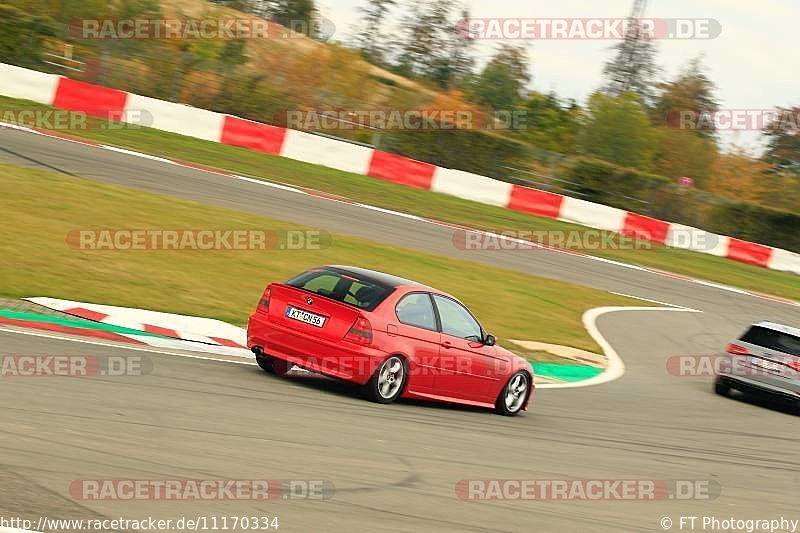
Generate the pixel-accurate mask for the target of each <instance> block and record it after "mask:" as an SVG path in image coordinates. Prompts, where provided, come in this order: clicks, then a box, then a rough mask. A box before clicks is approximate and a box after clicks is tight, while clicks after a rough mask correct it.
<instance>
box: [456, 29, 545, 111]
mask: <svg viewBox="0 0 800 533" xmlns="http://www.w3.org/2000/svg"><path fill="white" fill-rule="evenodd" d="M530 81H531V74H530V67H529V65H528V54H527V50H526V49H525V48H524V47H523V46H514V45H510V44H501V45H500V47H499V48H498V49H497V51H496V52H495V54H494V56H493V57H492V59H491V60H490V61H489V63H488V64H487V65H486V67H485V68H484V69H483V72H481V73H480V75H479V76H477V78H476V79H475V81H474V83H473V84H472V87H471V88H470V94H471V95H472V97H473V99H474V100H475V101H476V102H477V103H479V104H481V105H484V106H486V107H489V108H491V109H493V110H511V109H513V108H515V107H516V106H517V104H519V103H520V102H521V101H522V99H523V96H524V90H525V86H526V85H527V84H528V83H529V82H530Z"/></svg>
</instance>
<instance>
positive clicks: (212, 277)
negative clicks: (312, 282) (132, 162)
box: [0, 165, 640, 351]
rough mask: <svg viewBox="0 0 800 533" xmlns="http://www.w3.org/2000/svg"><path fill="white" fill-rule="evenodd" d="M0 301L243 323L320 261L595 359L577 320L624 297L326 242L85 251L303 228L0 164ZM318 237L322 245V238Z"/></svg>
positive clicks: (364, 245)
mask: <svg viewBox="0 0 800 533" xmlns="http://www.w3.org/2000/svg"><path fill="white" fill-rule="evenodd" d="M0 209H2V213H3V214H4V216H5V224H3V226H2V228H0V239H2V240H1V241H0V279H2V283H1V284H0V296H5V297H12V298H19V297H25V296H52V297H58V298H64V299H68V300H79V301H88V302H95V303H103V304H109V305H120V306H129V307H140V308H146V309H153V310H160V311H166V312H172V313H181V314H189V315H195V316H205V317H210V318H219V319H221V320H225V321H228V322H232V323H234V324H238V325H242V324H244V322H245V321H246V318H247V315H248V314H249V313H250V312H251V310H252V309H253V308H254V306H255V305H256V303H257V302H258V300H259V297H260V296H261V292H262V291H263V289H264V286H265V285H266V283H267V282H268V281H273V280H280V279H286V278H288V277H290V276H291V275H293V274H296V273H297V272H299V271H302V270H304V269H306V268H309V267H312V266H317V265H320V264H355V265H359V266H364V267H367V268H374V269H377V270H383V271H388V272H392V273H395V274H399V275H401V276H405V277H410V278H412V279H416V280H418V281H420V282H423V283H427V284H430V285H432V286H435V287H438V288H441V289H443V290H446V291H448V292H451V293H453V294H454V295H456V296H457V297H459V298H460V299H462V300H463V301H464V302H465V303H466V304H467V305H469V306H470V307H471V308H472V309H473V310H474V311H475V313H476V314H477V315H478V316H479V317H480V318H481V319H482V320H483V321H484V325H485V327H486V328H487V329H488V330H489V331H491V332H492V333H495V334H496V335H498V337H500V338H501V340H502V339H504V338H522V339H531V340H539V341H543V342H550V343H555V344H565V345H569V346H575V347H577V348H582V349H586V350H592V351H598V350H599V348H598V346H597V345H596V344H595V342H594V341H593V340H592V339H591V338H590V337H589V336H588V334H587V333H586V331H585V329H584V328H583V325H582V324H581V315H582V314H583V312H584V311H586V310H587V309H589V308H592V307H598V306H603V305H640V302H634V301H633V300H630V299H628V298H622V297H618V296H615V295H612V294H609V293H606V292H603V291H599V290H594V289H589V288H585V287H580V286H576V285H572V284H569V283H563V282H559V281H554V280H549V279H544V278H538V277H534V276H529V275H525V274H521V273H518V272H513V271H509V270H504V269H499V268H492V267H488V266H483V265H479V264H476V263H471V262H467V261H457V260H453V259H450V258H447V257H443V256H438V255H433V254H427V253H420V252H416V251H412V250H407V249H403V248H397V247H391V246H385V245H381V244H377V243H373V242H370V241H367V240H362V239H357V238H352V237H346V236H341V235H332V236H331V237H330V240H329V243H328V244H327V245H326V246H324V247H322V248H321V249H302V250H281V249H279V248H276V249H271V250H266V251H220V250H214V251H200V250H182V251H176V250H171V251H164V250H161V251H156V250H149V251H122V250H118V251H89V250H80V249H78V248H77V247H75V246H74V245H70V244H69V243H68V241H67V236H68V234H69V233H70V231H73V230H79V229H162V230H163V229H173V230H174V229H214V230H225V229H237V230H238V229H241V230H265V231H269V232H283V231H287V230H292V229H301V228H300V227H299V226H296V225H290V224H286V223H283V222H279V221H276V220H271V219H269V218H262V217H254V216H250V215H246V214H243V213H239V212H236V211H230V210H226V209H221V208H216V207H211V206H207V205H203V204H199V203H194V202H189V201H183V200H177V199H173V198H168V197H163V196H159V195H155V194H151V193H145V192H140V191H136V190H132V189H126V188H123V187H117V186H111V185H105V184H99V183H97V182H94V181H89V180H84V179H82V178H73V177H68V176H63V175H60V174H56V173H52V172H47V171H40V170H33V169H28V168H23V167H18V166H14V165H0ZM325 240H327V239H325Z"/></svg>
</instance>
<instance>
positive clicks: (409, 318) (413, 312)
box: [395, 292, 436, 331]
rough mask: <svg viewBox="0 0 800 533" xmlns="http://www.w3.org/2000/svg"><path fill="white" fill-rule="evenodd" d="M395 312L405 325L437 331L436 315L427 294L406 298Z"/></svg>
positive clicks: (410, 295) (420, 293) (416, 293)
mask: <svg viewBox="0 0 800 533" xmlns="http://www.w3.org/2000/svg"><path fill="white" fill-rule="evenodd" d="M395 312H396V313H397V319H398V320H400V322H402V323H403V324H406V325H408V326H415V327H418V328H424V329H429V330H431V331H436V315H435V313H434V312H433V304H432V303H431V298H430V295H428V294H427V293H422V292H415V293H412V294H408V295H406V296H404V297H403V298H402V299H401V300H400V301H399V302H398V303H397V307H396V308H395Z"/></svg>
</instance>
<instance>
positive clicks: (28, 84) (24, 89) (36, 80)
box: [0, 63, 60, 104]
mask: <svg viewBox="0 0 800 533" xmlns="http://www.w3.org/2000/svg"><path fill="white" fill-rule="evenodd" d="M59 78H60V76H56V75H55V74H45V73H44V72H37V71H35V70H28V69H26V68H21V67H15V66H13V65H6V64H3V63H0V95H3V96H10V97H11V98H24V99H25V100H33V101H34V102H39V103H40V104H52V103H53V100H54V99H55V96H56V88H57V87H58V80H59Z"/></svg>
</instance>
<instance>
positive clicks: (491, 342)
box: [483, 335, 497, 346]
mask: <svg viewBox="0 0 800 533" xmlns="http://www.w3.org/2000/svg"><path fill="white" fill-rule="evenodd" d="M483 344H485V345H486V346H494V345H495V344H497V339H496V338H495V336H494V335H486V338H485V339H483Z"/></svg>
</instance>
